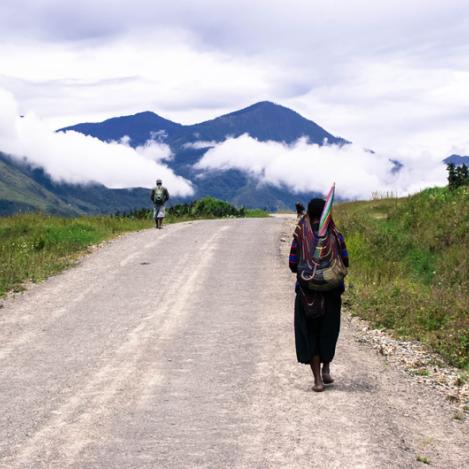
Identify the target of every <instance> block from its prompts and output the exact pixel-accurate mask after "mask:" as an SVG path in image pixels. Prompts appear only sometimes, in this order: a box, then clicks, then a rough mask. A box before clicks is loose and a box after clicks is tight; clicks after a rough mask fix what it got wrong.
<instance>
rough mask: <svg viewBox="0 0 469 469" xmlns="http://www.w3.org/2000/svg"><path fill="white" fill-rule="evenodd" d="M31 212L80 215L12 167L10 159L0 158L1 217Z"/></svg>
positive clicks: (19, 170)
mask: <svg viewBox="0 0 469 469" xmlns="http://www.w3.org/2000/svg"><path fill="white" fill-rule="evenodd" d="M0 157H1V154H0ZM31 211H43V212H48V213H55V214H57V215H65V214H79V213H80V211H78V210H74V209H73V208H72V207H70V206H69V205H68V204H66V203H65V202H64V201H63V200H62V199H61V198H60V197H57V196H56V195H55V194H54V193H52V192H51V191H49V190H47V189H46V188H45V187H43V186H42V185H41V184H39V183H38V182H36V181H35V180H34V179H32V178H31V177H29V176H28V175H27V174H25V173H24V172H23V171H21V169H19V168H18V167H16V166H14V165H12V164H11V163H10V162H9V161H8V159H6V158H5V159H3V158H0V215H9V214H11V213H16V212H31Z"/></svg>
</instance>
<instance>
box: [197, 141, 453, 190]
mask: <svg viewBox="0 0 469 469" xmlns="http://www.w3.org/2000/svg"><path fill="white" fill-rule="evenodd" d="M390 158H392V159H398V160H399V161H401V162H402V163H403V164H404V167H403V168H402V169H401V170H400V171H399V172H394V173H393V172H392V169H393V166H394V165H393V163H392V162H391V161H390ZM196 168H197V169H200V170H205V171H210V170H228V169H238V170H241V171H245V172H247V173H249V174H250V175H252V176H253V177H254V178H256V179H258V180H259V181H260V182H261V183H270V184H273V185H275V186H280V185H285V186H287V187H288V188H290V189H291V190H292V191H294V192H298V193H300V192H311V191H319V192H322V193H326V192H327V191H328V189H329V188H330V186H331V184H332V183H333V182H336V184H337V194H338V196H341V197H346V198H360V199H362V198H365V199H367V198H370V197H371V196H372V194H373V193H374V192H379V193H386V192H393V193H395V194H398V195H405V194H410V193H414V192H417V191H419V190H421V189H423V188H425V187H430V186H435V185H444V184H445V183H446V172H445V168H444V165H443V164H442V162H441V155H440V156H438V155H431V154H429V153H426V154H416V153H414V152H412V151H408V152H402V153H401V154H399V155H396V154H394V155H384V154H379V153H371V152H369V151H367V150H365V149H363V148H360V147H359V146H357V145H353V144H350V145H345V146H342V147H340V146H337V145H329V146H319V145H316V144H310V143H308V141H307V140H306V139H300V140H298V141H297V142H295V143H294V144H292V145H286V144H282V143H277V142H259V141H258V140H256V139H254V138H252V137H250V136H249V135H242V136H241V137H238V138H231V139H228V140H226V141H224V142H223V143H220V144H218V145H217V146H216V147H214V148H212V149H210V150H208V151H207V153H205V155H204V156H203V158H202V159H201V160H200V161H199V162H198V163H197V165H196Z"/></svg>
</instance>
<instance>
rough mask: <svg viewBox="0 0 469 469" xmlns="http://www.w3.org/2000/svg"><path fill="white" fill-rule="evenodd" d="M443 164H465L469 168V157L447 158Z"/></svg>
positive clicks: (453, 156) (452, 156)
mask: <svg viewBox="0 0 469 469" xmlns="http://www.w3.org/2000/svg"><path fill="white" fill-rule="evenodd" d="M443 162H444V163H445V164H449V163H453V164H455V165H456V166H461V165H463V164H465V165H466V166H469V156H460V155H451V156H448V158H445V159H444V160H443Z"/></svg>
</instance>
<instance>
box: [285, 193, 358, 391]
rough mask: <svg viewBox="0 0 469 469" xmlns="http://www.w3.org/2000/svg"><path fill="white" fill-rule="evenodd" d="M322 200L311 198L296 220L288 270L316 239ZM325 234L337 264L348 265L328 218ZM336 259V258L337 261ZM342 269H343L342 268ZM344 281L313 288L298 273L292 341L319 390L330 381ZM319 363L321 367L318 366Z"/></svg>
mask: <svg viewBox="0 0 469 469" xmlns="http://www.w3.org/2000/svg"><path fill="white" fill-rule="evenodd" d="M325 203H326V202H325V200H323V199H312V200H311V201H310V202H309V204H308V209H307V213H306V215H305V216H304V217H303V218H302V219H301V220H300V221H299V223H298V225H297V227H296V229H295V233H294V235H293V242H292V245H291V250H290V258H289V266H290V270H291V271H292V272H294V273H298V270H299V269H298V267H299V265H301V264H302V261H304V259H302V257H305V252H306V253H308V252H309V250H310V249H311V248H310V245H311V243H316V245H317V240H318V230H319V221H320V218H321V214H322V212H323V209H324V206H325ZM327 230H328V236H329V237H330V242H331V243H332V244H331V249H330V251H332V252H335V253H336V254H337V257H340V260H341V261H342V262H341V265H342V266H344V267H345V268H346V267H348V265H349V260H348V253H347V248H346V246H345V240H344V237H343V236H342V234H341V233H339V231H338V230H337V229H336V227H335V225H334V222H333V221H332V218H331V219H330V221H329V224H328V228H327ZM339 263H340V261H339ZM344 270H345V271H346V269H344ZM344 290H345V288H344V282H343V280H341V281H339V282H338V284H337V285H334V287H333V288H332V289H328V290H326V291H314V290H311V289H310V288H307V287H306V286H305V283H304V282H302V278H300V276H299V275H298V281H297V282H296V287H295V291H296V299H295V345H296V355H297V359H298V362H299V363H303V364H306V365H310V366H311V370H312V372H313V376H314V386H313V391H316V392H321V391H324V389H325V386H324V385H325V384H330V383H333V382H334V380H333V378H332V376H331V370H330V363H331V361H332V359H333V358H334V354H335V348H336V344H337V339H338V337H339V330H340V310H341V305H342V301H341V295H342V293H343V292H344ZM321 364H322V368H321Z"/></svg>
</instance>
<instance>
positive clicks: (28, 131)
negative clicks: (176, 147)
mask: <svg viewBox="0 0 469 469" xmlns="http://www.w3.org/2000/svg"><path fill="white" fill-rule="evenodd" d="M0 151H2V152H4V153H7V154H9V155H12V156H14V157H17V158H25V159H26V160H27V161H28V162H29V163H31V164H32V165H35V166H41V167H43V168H44V169H45V170H46V171H47V173H48V174H50V176H51V177H52V178H53V179H54V180H56V181H65V182H68V183H89V182H95V183H100V184H104V185H105V186H107V187H110V188H126V187H151V186H152V185H153V184H154V182H155V179H156V178H161V179H163V182H164V184H165V186H166V187H168V189H169V191H170V192H171V193H172V194H174V195H180V196H187V195H191V194H192V193H193V190H192V186H191V184H190V182H189V181H187V180H186V179H184V178H182V177H180V176H177V175H176V174H174V172H173V171H172V170H171V169H170V168H168V167H167V166H165V165H164V164H163V163H162V162H163V161H164V160H167V159H169V158H170V157H171V151H170V149H169V147H168V146H167V145H164V144H161V143H157V142H147V144H145V145H144V146H141V147H138V148H136V149H134V148H131V147H130V146H129V145H128V141H126V140H125V139H124V140H122V141H121V142H111V143H105V142H102V141H100V140H99V139H97V138H94V137H89V136H85V135H82V134H80V133H78V132H73V131H70V132H66V133H56V132H53V131H51V130H49V129H48V128H47V127H46V126H45V125H44V123H43V122H42V121H41V120H40V119H38V118H37V117H36V116H35V115H33V114H27V115H25V116H24V117H23V118H21V117H20V116H19V114H18V107H17V103H16V101H15V99H14V97H13V96H12V95H11V94H10V93H8V92H5V91H3V90H1V89H0Z"/></svg>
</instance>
